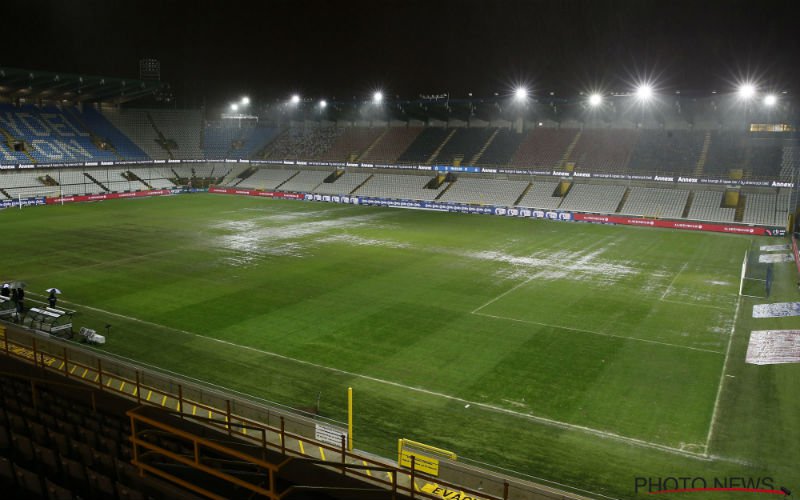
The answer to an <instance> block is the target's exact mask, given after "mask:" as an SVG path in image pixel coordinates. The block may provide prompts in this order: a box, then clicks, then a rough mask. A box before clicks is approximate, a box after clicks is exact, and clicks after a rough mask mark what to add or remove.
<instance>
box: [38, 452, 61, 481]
mask: <svg viewBox="0 0 800 500" xmlns="http://www.w3.org/2000/svg"><path fill="white" fill-rule="evenodd" d="M33 452H34V454H35V455H36V460H37V461H38V462H39V467H40V468H41V471H42V472H44V473H45V474H46V475H48V476H50V477H59V476H60V475H61V467H60V465H59V462H58V457H57V456H56V452H55V451H53V449H51V448H48V447H46V446H42V445H40V444H34V445H33Z"/></svg>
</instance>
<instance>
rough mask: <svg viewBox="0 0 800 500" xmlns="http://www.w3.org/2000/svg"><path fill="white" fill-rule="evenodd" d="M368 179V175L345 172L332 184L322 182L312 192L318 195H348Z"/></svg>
mask: <svg viewBox="0 0 800 500" xmlns="http://www.w3.org/2000/svg"><path fill="white" fill-rule="evenodd" d="M369 177H370V174H365V173H361V172H345V173H344V174H342V175H340V176H339V178H338V179H336V181H334V182H331V183H328V182H323V183H322V184H320V185H319V186H317V187H316V189H314V192H315V193H319V194H339V195H344V194H350V193H352V192H353V190H355V189H356V188H357V187H358V186H360V185H361V184H363V183H364V181H366V180H367V179H369Z"/></svg>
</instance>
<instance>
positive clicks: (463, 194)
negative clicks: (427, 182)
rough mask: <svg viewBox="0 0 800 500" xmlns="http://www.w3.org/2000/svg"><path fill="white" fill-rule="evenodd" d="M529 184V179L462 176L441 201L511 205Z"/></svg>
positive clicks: (441, 197)
mask: <svg viewBox="0 0 800 500" xmlns="http://www.w3.org/2000/svg"><path fill="white" fill-rule="evenodd" d="M529 184H530V183H529V182H528V181H509V180H502V179H475V178H469V177H461V178H459V179H458V180H457V181H455V182H453V183H451V185H450V187H449V189H447V190H446V191H445V192H444V193H442V195H441V196H440V197H439V201H445V202H452V203H471V204H476V205H498V206H509V207H510V206H513V205H514V202H516V201H517V199H518V198H519V197H520V195H522V192H523V191H525V189H526V188H527V187H528V185H529Z"/></svg>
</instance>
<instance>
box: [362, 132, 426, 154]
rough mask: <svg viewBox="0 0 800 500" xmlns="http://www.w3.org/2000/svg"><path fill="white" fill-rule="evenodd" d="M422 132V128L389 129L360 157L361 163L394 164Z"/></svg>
mask: <svg viewBox="0 0 800 500" xmlns="http://www.w3.org/2000/svg"><path fill="white" fill-rule="evenodd" d="M420 132H422V128H420V127H389V128H388V129H386V130H385V132H384V133H383V134H382V135H381V136H380V137H378V139H377V140H376V141H375V142H374V143H373V144H372V145H371V146H370V147H368V148H367V149H366V150H365V151H364V153H363V154H362V155H361V157H359V161H364V162H375V163H394V162H396V161H398V158H400V155H401V154H402V153H403V152H404V151H405V150H406V149H408V147H409V146H410V145H411V143H413V142H414V140H415V139H416V138H417V136H418V135H419V134H420Z"/></svg>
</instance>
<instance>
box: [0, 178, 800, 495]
mask: <svg viewBox="0 0 800 500" xmlns="http://www.w3.org/2000/svg"><path fill="white" fill-rule="evenodd" d="M0 227H2V239H1V240H0V254H2V256H3V265H2V267H1V268H0V278H2V279H20V280H25V281H27V282H28V284H29V288H28V290H29V292H30V293H29V295H28V296H29V298H33V299H43V297H38V296H36V295H34V294H35V293H43V290H44V289H45V288H49V287H58V288H60V289H61V290H63V292H64V294H63V296H62V302H61V304H62V305H63V306H64V307H73V308H75V309H77V310H78V311H79V312H78V314H77V315H76V317H75V323H76V327H80V326H89V327H92V328H95V329H97V330H98V331H104V328H103V327H104V326H105V324H106V323H108V324H111V325H112V328H111V330H110V335H109V339H108V343H107V344H106V346H105V347H104V350H105V351H108V352H110V353H113V354H116V355H119V356H123V357H126V358H131V359H134V360H136V361H137V362H140V363H146V364H148V365H151V366H154V367H160V368H163V369H168V370H170V371H172V372H175V373H178V374H181V375H184V376H188V377H192V378H195V379H200V380H203V381H206V382H208V383H213V384H216V385H219V386H223V387H225V388H228V389H232V390H236V391H239V392H241V393H244V394H248V395H251V396H253V397H258V398H262V399H264V400H268V401H273V402H277V403H281V404H286V405H290V406H294V407H308V406H312V405H314V404H315V403H316V400H317V398H318V397H319V399H320V413H321V414H323V415H325V416H327V417H331V418H334V419H337V420H340V421H342V420H345V418H346V404H345V397H346V389H347V387H353V390H354V393H355V398H356V405H355V430H354V442H355V445H356V447H357V448H360V449H364V450H368V451H372V452H377V453H380V454H382V455H384V456H387V457H391V456H393V455H394V454H395V453H396V442H397V438H400V437H405V438H410V439H414V440H417V441H423V442H425V443H429V444H431V445H434V446H438V447H441V448H446V449H449V450H452V451H454V452H456V453H457V454H458V455H459V456H460V457H463V458H461V459H462V460H465V461H476V462H480V463H483V464H490V465H491V466H493V467H495V468H498V469H507V470H510V471H515V474H516V475H521V476H522V477H528V478H530V479H533V480H537V481H548V482H550V483H551V484H562V485H568V486H569V487H570V488H571V489H573V490H583V491H582V493H583V494H585V495H587V496H593V497H600V496H608V497H613V498H637V497H644V496H646V492H644V491H641V490H640V491H638V492H637V491H636V490H635V481H636V478H637V477H640V478H641V477H648V478H659V477H681V476H684V477H703V478H706V479H708V480H709V481H711V480H713V478H730V477H746V478H764V477H768V478H772V479H773V481H774V483H775V486H780V485H784V486H786V487H788V488H790V489H800V474H799V473H798V472H797V467H796V466H797V465H798V464H800V449H798V446H796V444H797V443H799V442H800V403H798V401H800V398H798V394H800V391H798V389H800V370H799V369H798V366H796V365H776V366H753V365H745V364H744V355H745V351H746V349H747V342H748V338H749V334H750V331H751V330H765V329H782V328H783V329H786V328H793V327H796V326H797V323H798V321H797V320H796V319H792V318H775V319H753V318H752V317H751V316H752V314H751V313H752V306H753V304H755V303H763V302H765V300H761V299H753V298H747V297H744V298H741V299H740V298H739V296H738V291H739V281H740V273H741V264H742V259H743V257H744V255H745V252H746V251H748V250H750V251H754V250H755V251H757V250H758V247H759V245H761V244H764V245H766V244H776V243H784V242H785V241H783V240H777V239H767V238H750V237H746V236H740V235H725V234H704V233H695V232H680V231H666V230H653V229H647V228H627V227H611V226H596V225H585V224H577V223H558V222H551V221H533V220H522V219H514V218H502V217H492V216H475V215H471V216H470V215H460V214H447V213H432V212H420V211H410V210H396V209H385V208H367V207H354V206H342V205H330V204H323V203H307V202H297V201H277V200H265V199H253V198H248V197H237V196H228V195H204V194H198V195H180V196H173V197H165V198H150V199H141V200H120V201H109V202H102V203H95V204H75V205H65V206H50V207H39V208H32V209H24V210H5V211H3V212H0ZM775 266H776V267H775V284H774V285H773V290H772V297H771V298H770V299H769V301H774V302H779V301H789V300H795V299H797V295H798V294H797V291H796V286H795V283H796V279H797V276H796V271H794V269H793V266H794V263H792V262H789V263H781V264H776V265H775ZM29 305H30V304H29ZM792 487H794V488H792ZM714 495H715V496H714V498H728V497H727V496H725V495H732V496H731V498H738V497H736V495H735V494H726V493H714ZM739 495H741V494H739ZM663 496H667V497H668V495H663ZM678 497H679V496H678V495H676V496H675V498H678Z"/></svg>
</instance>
